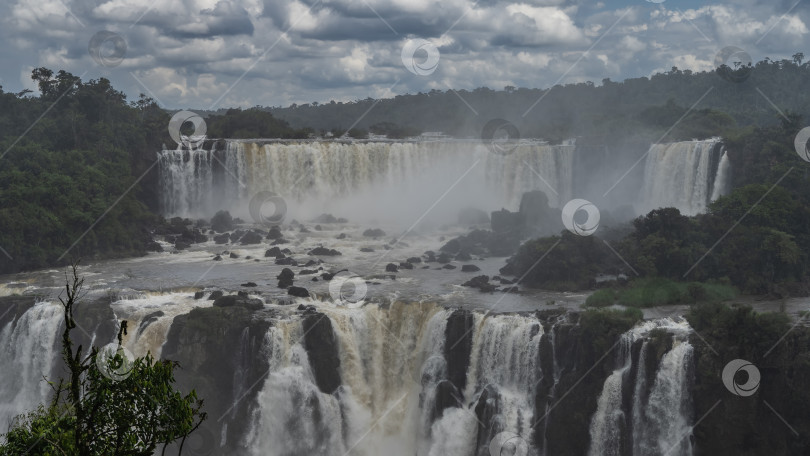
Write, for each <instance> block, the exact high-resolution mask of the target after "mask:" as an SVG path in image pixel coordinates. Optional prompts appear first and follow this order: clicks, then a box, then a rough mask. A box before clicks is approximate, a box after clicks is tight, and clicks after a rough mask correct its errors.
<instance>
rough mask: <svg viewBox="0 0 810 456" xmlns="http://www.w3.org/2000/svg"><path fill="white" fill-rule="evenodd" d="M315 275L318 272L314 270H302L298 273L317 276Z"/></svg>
mask: <svg viewBox="0 0 810 456" xmlns="http://www.w3.org/2000/svg"><path fill="white" fill-rule="evenodd" d="M317 273H318V271H317V270H315V269H302V270H300V271H298V275H311V274H317Z"/></svg>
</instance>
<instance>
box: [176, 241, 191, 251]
mask: <svg viewBox="0 0 810 456" xmlns="http://www.w3.org/2000/svg"><path fill="white" fill-rule="evenodd" d="M189 247H191V244H190V243H188V242H186V241H181V240H177V241H175V243H174V248H175V249H177V250H185V249H187V248H189Z"/></svg>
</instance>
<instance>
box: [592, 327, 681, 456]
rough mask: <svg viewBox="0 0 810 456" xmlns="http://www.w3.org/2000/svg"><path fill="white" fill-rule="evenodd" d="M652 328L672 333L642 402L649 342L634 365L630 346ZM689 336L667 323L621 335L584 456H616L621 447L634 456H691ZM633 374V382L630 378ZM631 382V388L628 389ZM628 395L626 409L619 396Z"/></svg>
mask: <svg viewBox="0 0 810 456" xmlns="http://www.w3.org/2000/svg"><path fill="white" fill-rule="evenodd" d="M657 328H661V329H664V330H666V331H667V333H669V334H671V337H673V346H672V348H671V349H670V350H669V351H667V353H666V354H664V356H663V358H662V359H661V362H660V365H659V366H658V371H657V373H656V377H655V381H654V384H653V385H652V387H651V389H650V392H649V396H647V397H645V390H646V371H645V369H646V367H645V366H646V363H647V359H646V357H647V356H650V354H648V353H647V351H648V347H649V342H648V341H647V340H643V341H642V342H641V347H640V350H639V352H638V359H637V361H636V362H635V363H634V362H633V356H632V347H633V344H634V342H635V341H638V340H640V339H644V338H645V337H646V336H648V335H649V334H650V331H652V330H653V329H657ZM689 331H690V329H689V327H688V324H687V323H686V322H685V321H680V320H673V319H669V318H666V319H661V320H654V321H647V322H644V323H641V324H640V325H638V326H636V327H635V328H633V329H631V330H630V331H628V332H626V333H625V334H623V335H622V336H621V340H620V341H619V345H618V352H617V356H616V365H617V366H618V367H617V369H615V370H614V371H613V373H612V374H611V375H610V376H609V377H608V378H607V379H606V380H605V383H604V385H603V388H602V393H601V394H600V395H599V398H598V399H597V410H596V413H594V416H593V417H592V419H591V428H590V432H591V446H590V449H589V452H588V454H589V455H593V456H598V455H600V456H601V455H616V456H619V455H621V454H623V448H625V447H629V448H632V449H633V450H632V451H633V455H635V456H652V455H659V454H674V455H679V456H690V455H691V454H692V448H691V443H690V440H689V438H688V437H689V436H690V432H691V420H692V413H691V411H692V404H691V399H690V395H689V385H690V383H689V382H690V379H691V373H690V369H691V365H692V359H691V354H692V346H691V345H690V344H689V342H688V340H687V336H688V334H689ZM634 369H635V376H634V377H633V376H631V375H630V374H631V373H632V372H633V370H634ZM631 378H633V379H634V381H635V384H629V382H630V379H631ZM628 390H629V391H632V392H633V396H632V401H630V402H631V403H630V404H629V407H631V409H630V410H627V409H626V408H625V405H624V404H623V396H624V391H628ZM628 416H629V417H630V419H627V417H628ZM627 427H629V429H626V428H627ZM625 431H627V432H625ZM624 436H629V437H630V438H632V441H631V442H629V445H628V444H627V443H628V442H624V441H623V439H624Z"/></svg>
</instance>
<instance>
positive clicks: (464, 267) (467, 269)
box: [461, 264, 481, 272]
mask: <svg viewBox="0 0 810 456" xmlns="http://www.w3.org/2000/svg"><path fill="white" fill-rule="evenodd" d="M480 270H481V268H479V267H478V266H476V265H474V264H463V265H461V272H478V271H480Z"/></svg>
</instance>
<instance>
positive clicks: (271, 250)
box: [264, 247, 284, 258]
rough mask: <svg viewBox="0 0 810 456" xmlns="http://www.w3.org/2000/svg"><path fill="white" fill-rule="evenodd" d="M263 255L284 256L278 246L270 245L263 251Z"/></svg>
mask: <svg viewBox="0 0 810 456" xmlns="http://www.w3.org/2000/svg"><path fill="white" fill-rule="evenodd" d="M264 257H265V258H267V257H275V258H284V254H283V253H281V249H280V248H278V247H272V248H269V249H267V250H265V251H264Z"/></svg>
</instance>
